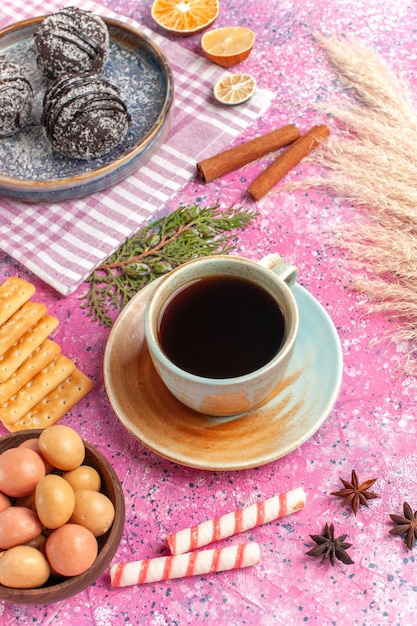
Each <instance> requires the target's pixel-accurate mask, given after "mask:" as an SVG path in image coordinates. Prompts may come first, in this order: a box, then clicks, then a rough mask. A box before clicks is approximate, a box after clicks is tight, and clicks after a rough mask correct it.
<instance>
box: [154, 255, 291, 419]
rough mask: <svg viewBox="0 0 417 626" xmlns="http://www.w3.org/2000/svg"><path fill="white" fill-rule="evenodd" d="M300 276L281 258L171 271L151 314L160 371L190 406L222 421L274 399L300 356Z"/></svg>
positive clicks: (201, 263)
mask: <svg viewBox="0 0 417 626" xmlns="http://www.w3.org/2000/svg"><path fill="white" fill-rule="evenodd" d="M296 278H297V269H296V268H295V267H294V266H292V265H289V264H288V263H286V262H285V261H284V260H283V259H281V257H279V256H278V255H270V256H268V257H265V259H263V260H262V261H260V262H256V261H252V260H249V259H245V258H242V257H237V256H226V255H219V256H212V257H205V258H200V259H195V260H193V261H189V262H187V263H185V264H184V265H181V266H179V267H178V268H176V269H174V270H172V271H171V272H170V273H169V274H167V275H166V276H165V277H164V278H163V279H161V281H160V283H159V284H158V286H157V287H156V289H155V291H154V293H153V294H152V295H151V297H150V299H149V302H148V304H147V308H146V312H145V336H146V341H147V345H148V349H149V353H150V356H151V359H152V362H153V364H154V367H155V369H156V371H157V372H158V374H159V376H160V377H161V379H162V381H163V382H164V384H165V385H166V387H168V389H169V390H170V391H171V393H172V394H173V395H174V396H175V397H176V398H177V399H178V400H180V401H181V402H182V403H183V404H185V405H186V406H188V407H190V408H192V409H194V410H195V411H198V412H200V413H204V414H207V415H212V416H217V417H223V416H231V415H238V414H240V413H244V412H246V411H249V410H251V409H253V408H255V407H256V406H258V405H259V404H261V403H262V402H263V401H265V400H266V398H267V397H268V396H269V395H270V394H271V393H272V392H273V390H274V389H275V388H276V387H277V385H278V383H279V382H280V380H281V379H282V377H283V375H284V373H285V370H286V369H287V366H288V363H289V361H290V359H291V355H292V353H293V350H294V346H295V340H296V335H297V330H298V309H297V304H296V301H295V298H294V295H293V293H292V291H291V286H292V285H293V284H294V283H295V281H296Z"/></svg>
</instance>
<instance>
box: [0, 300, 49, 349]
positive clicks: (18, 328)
mask: <svg viewBox="0 0 417 626" xmlns="http://www.w3.org/2000/svg"><path fill="white" fill-rule="evenodd" d="M46 310H47V309H46V306H45V305H44V304H40V303H39V302H25V304H24V305H23V306H22V307H20V309H18V310H17V311H16V313H14V314H13V315H12V316H11V317H10V318H9V319H8V320H7V322H5V323H4V324H3V325H2V326H0V355H2V354H5V353H6V352H7V350H8V349H9V348H11V347H12V345H13V344H14V343H16V341H18V339H20V337H21V336H22V335H24V334H25V332H26V331H27V330H29V328H31V327H32V326H33V325H34V324H36V323H37V322H38V321H39V320H40V319H41V317H42V315H45V313H46Z"/></svg>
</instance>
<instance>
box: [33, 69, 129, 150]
mask: <svg viewBox="0 0 417 626" xmlns="http://www.w3.org/2000/svg"><path fill="white" fill-rule="evenodd" d="M43 107H44V108H43V114H42V124H43V126H44V129H45V133H46V136H47V138H48V139H49V141H50V142H51V145H52V147H53V148H54V150H56V151H57V152H59V153H60V154H63V155H65V156H68V157H71V158H74V159H85V160H90V159H94V158H97V157H99V156H102V155H104V154H107V153H108V152H110V151H111V150H113V148H115V147H116V146H117V145H118V144H120V143H121V141H122V140H123V138H124V136H125V134H126V132H127V130H128V127H129V124H130V115H129V113H128V111H127V108H126V105H125V103H124V102H123V100H122V99H121V97H120V91H119V89H118V88H117V87H116V86H114V85H112V84H110V83H109V82H108V81H106V80H104V79H102V78H100V77H99V76H97V75H92V74H90V75H79V76H74V75H71V76H69V77H65V78H62V79H59V80H57V81H55V82H54V83H52V85H51V86H50V87H49V89H48V90H47V92H46V94H45V97H44V101H43Z"/></svg>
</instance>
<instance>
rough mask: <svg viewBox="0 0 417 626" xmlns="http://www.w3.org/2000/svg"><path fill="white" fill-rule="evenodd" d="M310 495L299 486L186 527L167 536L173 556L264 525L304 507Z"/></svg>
mask: <svg viewBox="0 0 417 626" xmlns="http://www.w3.org/2000/svg"><path fill="white" fill-rule="evenodd" d="M305 503H306V494H305V491H304V489H302V488H301V487H298V488H297V489H293V490H292V491H288V492H286V493H281V494H278V495H275V496H272V498H268V499H267V500H263V501H262V502H256V503H255V504H251V505H250V506H247V507H245V508H243V509H240V510H237V511H233V512H232V513H226V514H225V515H222V516H221V517H218V518H216V519H212V520H207V521H206V522H202V523H201V524H198V525H197V526H191V527H189V528H184V529H183V530H179V531H178V532H176V533H170V534H169V535H167V537H166V541H167V543H168V547H169V549H170V552H171V554H184V553H185V552H190V551H192V550H195V549H196V548H201V547H202V546H206V545H208V544H209V543H213V542H215V541H219V540H220V539H225V538H226V537H231V536H232V535H236V534H237V533H240V532H243V531H245V530H249V529H251V528H255V527H256V526H261V525H262V524H266V523H267V522H272V521H273V520H276V519H279V518H281V517H284V516H286V515H290V514H291V513H295V512H296V511H299V510H300V509H302V508H304V506H305Z"/></svg>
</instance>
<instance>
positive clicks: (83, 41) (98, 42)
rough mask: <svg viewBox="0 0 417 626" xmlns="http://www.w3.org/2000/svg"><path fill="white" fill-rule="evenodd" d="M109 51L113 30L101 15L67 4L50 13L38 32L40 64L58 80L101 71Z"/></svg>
mask: <svg viewBox="0 0 417 626" xmlns="http://www.w3.org/2000/svg"><path fill="white" fill-rule="evenodd" d="M108 51H109V32H108V30H107V26H106V24H105V22H104V21H103V20H102V19H101V17H99V16H98V15H94V14H93V13H91V12H90V11H84V10H82V9H78V8H76V7H67V8H65V9H62V10H61V11H58V12H57V13H53V14H51V15H48V16H47V17H46V18H45V19H44V20H43V21H42V23H41V25H40V26H39V28H38V29H37V31H36V33H35V54H36V61H37V64H38V67H39V68H40V69H41V71H42V73H43V74H44V75H45V76H46V77H47V78H49V79H51V80H54V79H56V78H59V77H61V76H65V75H68V74H69V73H73V74H77V73H79V72H90V73H99V72H100V71H101V69H102V67H103V65H104V63H105V62H106V59H107V55H108Z"/></svg>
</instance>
